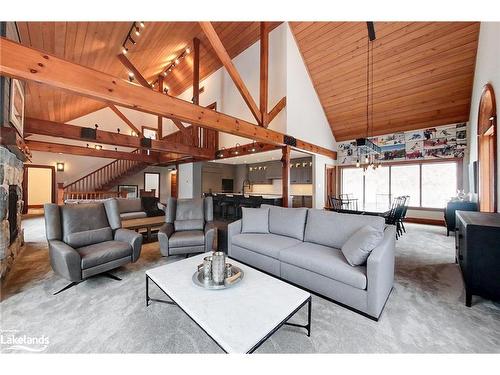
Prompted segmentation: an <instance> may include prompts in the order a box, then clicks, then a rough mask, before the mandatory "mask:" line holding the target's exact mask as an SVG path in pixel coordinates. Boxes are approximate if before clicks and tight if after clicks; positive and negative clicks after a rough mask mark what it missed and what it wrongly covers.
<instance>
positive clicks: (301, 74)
mask: <svg viewBox="0 0 500 375" xmlns="http://www.w3.org/2000/svg"><path fill="white" fill-rule="evenodd" d="M285 26H286V94H287V95H286V108H287V109H286V124H287V126H286V133H287V134H289V135H292V136H294V137H296V138H299V139H301V140H304V141H308V142H311V143H314V144H316V145H318V146H323V147H326V148H329V149H331V150H336V147H337V146H336V142H335V138H334V137H333V133H332V131H331V129H330V125H329V123H328V120H327V118H326V115H325V112H324V110H323V107H322V105H321V102H320V101H319V98H318V95H317V93H316V90H315V89H314V86H313V83H312V81H311V78H310V76H309V73H308V71H307V69H306V66H305V64H304V61H303V59H302V55H301V54H300V51H299V48H298V46H297V43H296V41H295V38H294V36H293V34H292V31H291V30H290V27H289V26H288V23H287V24H286V25H285Z"/></svg>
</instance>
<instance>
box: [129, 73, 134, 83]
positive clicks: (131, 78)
mask: <svg viewBox="0 0 500 375" xmlns="http://www.w3.org/2000/svg"><path fill="white" fill-rule="evenodd" d="M128 80H129V81H130V82H132V81H133V80H134V73H132V72H128Z"/></svg>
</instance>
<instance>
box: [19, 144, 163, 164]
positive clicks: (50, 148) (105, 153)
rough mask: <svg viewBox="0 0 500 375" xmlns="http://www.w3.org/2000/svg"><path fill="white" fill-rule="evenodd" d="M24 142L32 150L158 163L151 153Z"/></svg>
mask: <svg viewBox="0 0 500 375" xmlns="http://www.w3.org/2000/svg"><path fill="white" fill-rule="evenodd" d="M26 144H27V145H28V147H29V148H30V150H33V151H43V152H53V153H62V154H69V155H80V156H91V157H96V158H108V159H123V160H134V161H142V162H145V163H149V164H156V163H158V157H156V156H153V155H146V154H139V153H135V152H125V151H113V150H104V149H101V150H95V149H89V148H87V147H81V146H73V145H63V144H60V143H52V142H41V141H29V140H28V141H26Z"/></svg>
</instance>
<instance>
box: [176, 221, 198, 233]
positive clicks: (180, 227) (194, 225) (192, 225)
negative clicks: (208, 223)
mask: <svg viewBox="0 0 500 375" xmlns="http://www.w3.org/2000/svg"><path fill="white" fill-rule="evenodd" d="M204 225H205V222H204V221H203V219H190V220H175V221H174V228H175V231H176V232H181V231H184V230H203V226H204Z"/></svg>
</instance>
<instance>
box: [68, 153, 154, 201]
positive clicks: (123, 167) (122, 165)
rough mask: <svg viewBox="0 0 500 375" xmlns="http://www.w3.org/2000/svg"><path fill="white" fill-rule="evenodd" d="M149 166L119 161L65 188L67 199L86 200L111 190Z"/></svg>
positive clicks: (138, 162) (137, 162)
mask: <svg viewBox="0 0 500 375" xmlns="http://www.w3.org/2000/svg"><path fill="white" fill-rule="evenodd" d="M147 166H148V163H145V162H141V161H134V160H122V159H118V160H115V161H113V162H111V163H109V164H106V165H105V166H103V167H101V168H99V169H97V170H95V171H94V172H92V173H89V174H88V175H86V176H83V177H82V178H80V179H78V180H76V181H74V182H72V183H70V184H68V185H66V186H64V195H65V197H67V198H85V197H87V196H89V194H95V193H97V192H103V191H107V190H110V189H111V188H112V187H114V186H116V185H118V184H119V183H120V182H121V181H122V180H123V179H124V178H126V177H128V176H132V175H134V174H136V173H138V172H140V171H141V170H143V169H144V168H146V167H147Z"/></svg>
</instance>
